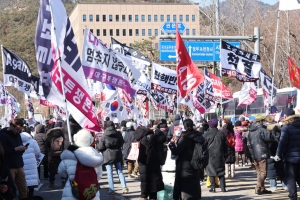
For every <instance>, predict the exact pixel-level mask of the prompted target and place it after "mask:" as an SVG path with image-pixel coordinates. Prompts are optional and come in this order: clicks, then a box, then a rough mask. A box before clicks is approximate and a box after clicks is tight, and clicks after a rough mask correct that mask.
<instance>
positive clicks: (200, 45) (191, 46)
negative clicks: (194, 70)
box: [159, 40, 241, 62]
mask: <svg viewBox="0 0 300 200" xmlns="http://www.w3.org/2000/svg"><path fill="white" fill-rule="evenodd" d="M228 43H229V44H231V45H233V46H235V47H237V48H240V47H241V43H240V42H228ZM184 45H185V47H186V49H187V51H188V53H189V55H190V57H191V58H192V60H193V61H199V62H212V61H220V42H219V41H215V42H203V41H185V42H184ZM159 59H160V60H161V61H176V43H175V41H164V40H160V41H159Z"/></svg>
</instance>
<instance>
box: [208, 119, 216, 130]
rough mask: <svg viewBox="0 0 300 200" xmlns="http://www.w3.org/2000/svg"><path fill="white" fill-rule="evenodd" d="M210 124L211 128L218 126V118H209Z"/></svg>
mask: <svg viewBox="0 0 300 200" xmlns="http://www.w3.org/2000/svg"><path fill="white" fill-rule="evenodd" d="M208 125H209V127H210V128H217V126H218V120H217V119H215V118H212V119H210V120H209V122H208Z"/></svg>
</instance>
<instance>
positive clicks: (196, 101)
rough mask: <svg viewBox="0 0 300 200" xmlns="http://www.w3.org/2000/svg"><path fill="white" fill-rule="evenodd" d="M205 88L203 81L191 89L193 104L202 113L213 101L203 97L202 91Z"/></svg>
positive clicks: (207, 109)
mask: <svg viewBox="0 0 300 200" xmlns="http://www.w3.org/2000/svg"><path fill="white" fill-rule="evenodd" d="M204 88H205V83H201V84H200V85H199V86H198V87H197V88H196V89H195V90H194V91H193V94H194V96H193V105H194V107H195V108H196V109H197V110H198V111H199V112H200V113H201V114H204V113H206V112H207V111H209V109H210V108H211V106H212V105H213V102H212V101H210V100H209V99H206V98H205V93H204V92H203V91H204Z"/></svg>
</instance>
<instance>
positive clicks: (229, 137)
mask: <svg viewBox="0 0 300 200" xmlns="http://www.w3.org/2000/svg"><path fill="white" fill-rule="evenodd" d="M226 140H227V144H228V147H230V148H234V146H235V138H234V135H233V134H232V133H231V132H228V134H227V136H226Z"/></svg>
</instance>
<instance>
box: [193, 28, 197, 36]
mask: <svg viewBox="0 0 300 200" xmlns="http://www.w3.org/2000/svg"><path fill="white" fill-rule="evenodd" d="M192 31H193V33H192V34H193V36H195V35H196V29H194V28H193V30H192Z"/></svg>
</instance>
